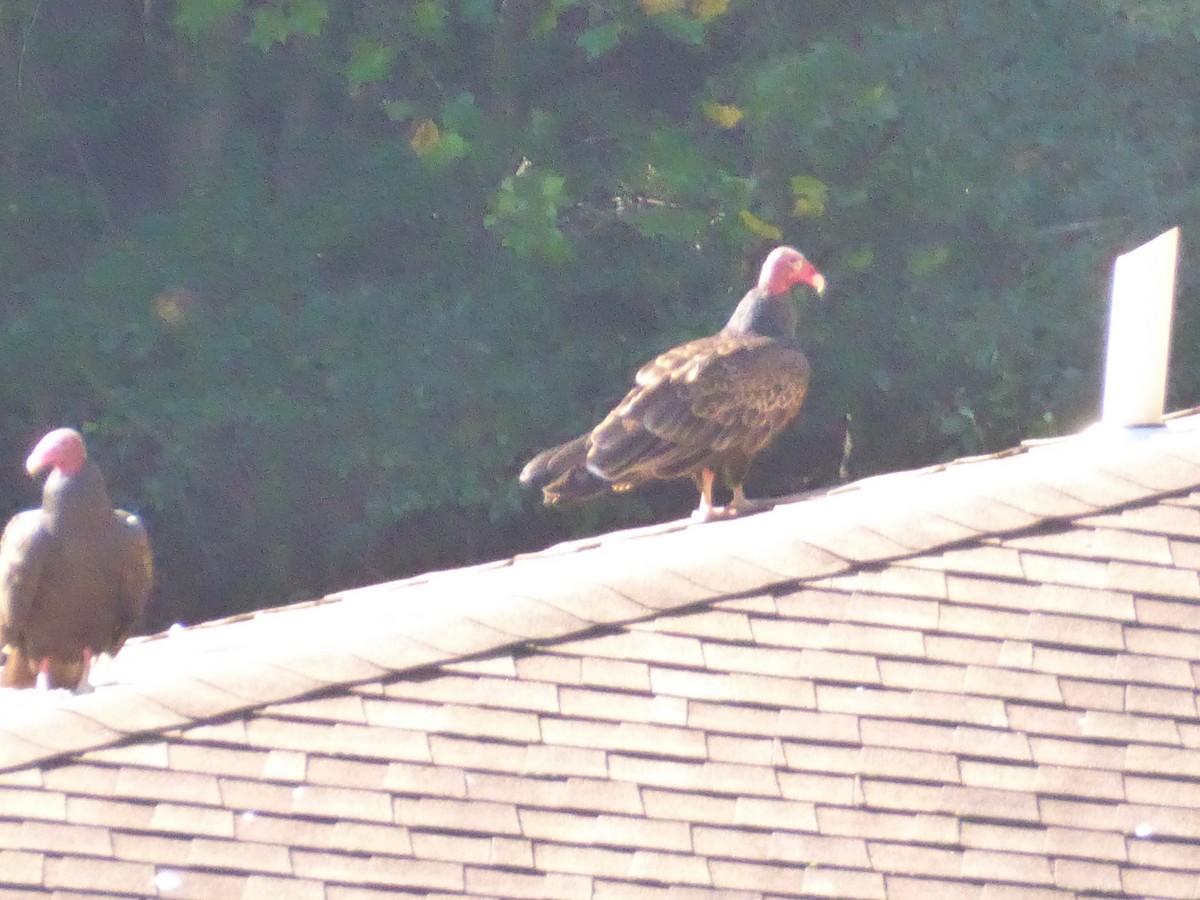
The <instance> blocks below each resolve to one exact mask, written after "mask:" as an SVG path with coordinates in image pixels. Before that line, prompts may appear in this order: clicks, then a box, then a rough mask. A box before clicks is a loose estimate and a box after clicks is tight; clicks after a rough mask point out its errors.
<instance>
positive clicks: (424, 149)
mask: <svg viewBox="0 0 1200 900" xmlns="http://www.w3.org/2000/svg"><path fill="white" fill-rule="evenodd" d="M441 139H442V132H441V129H440V128H438V126H437V122H435V121H433V119H422V120H421V121H420V122H419V123H418V124H417V130H416V131H414V132H413V136H412V138H410V139H409V142H408V145H409V146H410V147H412V149H413V153H415V154H417V156H419V157H421V158H422V159H424V158H425V157H426V156H428V155H429V154H430V153H431V152H432V151H433V148H434V147H436V146H437V144H438V141H440V140H441Z"/></svg>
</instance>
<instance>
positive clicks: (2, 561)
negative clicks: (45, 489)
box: [0, 509, 53, 643]
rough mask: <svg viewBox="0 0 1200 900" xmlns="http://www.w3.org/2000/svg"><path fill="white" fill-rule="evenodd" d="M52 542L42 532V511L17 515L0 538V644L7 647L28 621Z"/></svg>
mask: <svg viewBox="0 0 1200 900" xmlns="http://www.w3.org/2000/svg"><path fill="white" fill-rule="evenodd" d="M52 543H53V538H52V537H51V535H50V534H49V532H47V531H46V530H45V529H43V528H42V511H41V510H40V509H30V510H26V511H25V512H21V513H17V514H16V515H15V516H13V517H12V518H11V519H9V521H8V524H7V525H6V526H5V527H4V533H3V534H2V535H0V643H10V642H11V641H13V640H14V638H15V635H16V634H17V633H19V632H20V630H21V629H22V628H24V627H25V625H26V623H28V622H29V620H30V619H31V618H32V616H33V613H34V610H35V608H36V605H37V602H38V586H39V584H40V583H41V581H42V567H43V564H44V562H45V560H46V557H47V556H48V554H49V552H50V548H51V544H52Z"/></svg>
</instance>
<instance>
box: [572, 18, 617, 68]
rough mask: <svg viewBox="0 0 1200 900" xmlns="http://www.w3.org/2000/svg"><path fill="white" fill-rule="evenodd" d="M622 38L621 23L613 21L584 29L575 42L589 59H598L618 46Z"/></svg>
mask: <svg viewBox="0 0 1200 900" xmlns="http://www.w3.org/2000/svg"><path fill="white" fill-rule="evenodd" d="M620 38H621V23H620V22H617V21H611V22H605V23H604V24H603V25H596V26H594V27H592V28H587V29H584V31H583V33H582V34H580V35H579V37H578V38H576V39H575V43H576V44H578V45H579V48H580V49H581V50H582V51H583V52H584V54H586V56H587V58H588V59H597V58H598V57H601V56H603V55H604V54H605V53H607V52H608V51H609V50H611V49H612V48H613V47H615V46H617V41H618V40H620Z"/></svg>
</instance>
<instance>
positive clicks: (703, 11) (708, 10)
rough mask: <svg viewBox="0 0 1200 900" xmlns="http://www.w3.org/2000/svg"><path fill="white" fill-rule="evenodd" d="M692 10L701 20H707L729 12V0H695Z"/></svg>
mask: <svg viewBox="0 0 1200 900" xmlns="http://www.w3.org/2000/svg"><path fill="white" fill-rule="evenodd" d="M692 11H693V12H695V14H696V18H697V19H699V20H700V21H701V22H707V21H708V20H709V19H715V18H716V17H717V16H723V15H725V13H727V12H729V0H693V2H692Z"/></svg>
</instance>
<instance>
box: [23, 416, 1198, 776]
mask: <svg viewBox="0 0 1200 900" xmlns="http://www.w3.org/2000/svg"><path fill="white" fill-rule="evenodd" d="M1185 421H1186V422H1187V426H1188V427H1170V428H1163V429H1160V430H1159V431H1158V432H1156V433H1155V434H1152V435H1145V436H1142V437H1141V439H1139V440H1129V441H1114V440H1107V441H1101V440H1091V439H1089V438H1088V437H1087V436H1086V435H1085V436H1080V437H1079V438H1078V439H1077V440H1075V441H1064V442H1061V443H1054V444H1048V445H1042V446H1035V447H1024V448H1014V449H1013V450H1009V451H1004V452H1002V453H1000V454H993V455H991V456H989V457H986V458H976V459H975V460H973V461H964V460H960V461H955V462H953V463H949V464H942V465H939V466H935V467H929V468H927V469H924V470H917V471H915V472H903V473H893V474H891V475H883V476H875V477H873V478H868V479H864V480H862V481H860V482H857V483H855V484H853V485H846V486H842V487H838V488H833V489H830V490H827V491H824V492H816V493H815V494H813V493H810V494H807V495H803V496H802V499H799V500H797V499H794V498H789V499H786V500H784V501H781V502H779V503H777V504H776V505H775V506H774V508H773V509H771V510H770V511H767V512H763V513H760V514H757V515H752V516H746V517H743V518H739V519H734V520H730V521H719V522H712V523H707V524H705V525H703V526H699V527H697V526H694V525H693V524H692V523H690V522H688V521H686V520H685V521H682V522H671V523H665V524H663V525H655V526H649V527H646V528H640V529H631V530H629V531H625V532H616V533H613V534H609V535H604V536H601V537H598V538H588V539H585V540H584V541H576V542H569V543H567V544H560V545H556V546H554V547H550V548H547V549H546V550H544V551H541V552H538V553H533V554H523V555H519V556H516V557H513V558H511V559H506V560H499V561H495V562H492V563H485V564H483V565H479V566H472V567H469V568H465V569H454V570H447V571H442V572H433V573H427V574H424V575H420V576H416V577H414V578H408V579H402V580H398V581H393V582H388V583H385V584H379V585H372V586H369V587H363V588H355V589H351V590H347V591H341V592H338V593H335V594H331V595H328V596H326V597H322V598H319V599H317V600H313V601H309V602H307V603H301V604H296V605H293V606H289V607H276V608H273V609H269V610H262V611H259V612H256V613H252V614H246V615H242V616H236V617H233V618H230V619H225V620H222V621H219V622H214V623H205V624H204V625H201V626H196V627H192V628H183V629H171V630H169V631H168V632H166V633H163V634H159V635H154V636H150V637H148V638H142V639H135V640H131V641H130V642H129V643H128V644H127V645H126V648H125V649H124V650H123V651H122V653H121V654H120V656H118V657H117V658H116V659H115V660H112V661H106V666H105V668H106V670H107V673H108V674H107V678H108V683H103V678H102V677H100V676H101V674H102V672H100V671H98V679H97V680H98V681H101V682H102V683H101V684H100V686H99V688H98V689H97V690H96V691H95V692H94V693H92V694H89V695H71V694H66V693H65V692H62V693H60V692H51V694H49V695H46V694H34V693H33V692H16V691H5V692H3V694H4V695H5V696H3V697H2V698H0V699H2V700H3V702H4V703H5V704H6V706H5V708H4V711H3V712H4V715H2V716H0V771H4V770H9V769H13V768H17V767H20V766H26V765H29V764H31V763H34V762H39V761H42V762H45V761H50V760H53V759H56V758H60V757H63V756H68V755H72V754H76V753H80V752H85V751H88V750H94V749H99V748H102V747H108V746H113V745H116V744H120V743H124V742H128V741H131V740H135V739H138V738H140V737H142V736H145V735H149V734H158V733H162V732H164V731H167V730H170V729H174V728H179V727H186V726H189V725H192V724H196V723H200V722H205V721H211V720H215V719H220V718H224V717H227V716H229V715H232V714H234V713H240V712H244V711H246V710H249V709H255V708H258V707H262V706H265V705H267V704H271V703H277V702H280V701H286V700H293V699H300V698H303V697H307V696H310V695H314V694H318V693H321V692H324V691H327V690H329V689H330V688H336V687H340V686H352V685H356V684H360V683H364V682H367V681H372V680H377V679H380V678H390V677H394V676H396V675H398V674H401V673H403V672H406V671H411V670H414V669H419V668H428V667H430V666H436V665H442V664H447V663H452V662H456V661H461V660H466V659H470V658H476V657H480V656H484V655H488V654H492V653H495V652H497V651H500V650H504V649H507V648H509V647H517V646H521V645H527V644H544V643H548V642H551V641H563V640H570V639H573V638H575V637H577V636H578V635H580V634H582V633H584V632H586V631H589V630H591V629H594V628H596V627H597V626H620V625H625V624H630V623H633V622H637V621H642V620H645V619H649V618H653V617H655V616H658V615H660V614H662V613H664V612H672V611H677V610H682V609H686V608H689V607H695V606H696V605H698V604H703V603H711V602H716V601H717V600H721V599H725V598H728V597H736V596H743V595H750V594H755V593H759V592H763V591H766V590H770V589H772V588H774V587H777V586H778V585H780V584H789V583H797V582H804V581H812V580H818V579H821V578H825V577H828V576H832V575H837V574H842V573H846V572H850V571H853V570H859V569H862V568H865V567H867V566H871V565H875V564H878V563H882V562H888V561H895V560H898V559H904V558H908V557H913V556H919V555H922V554H926V553H929V552H931V551H935V550H938V549H941V548H947V547H952V546H954V545H961V544H964V543H970V542H972V541H977V540H982V539H984V538H987V537H993V536H998V535H1005V534H1012V533H1017V532H1021V531H1024V530H1027V529H1029V528H1031V527H1035V526H1037V525H1039V524H1042V523H1045V522H1047V521H1053V520H1064V521H1065V520H1071V519H1076V518H1079V517H1081V516H1087V515H1092V514H1095V513H1097V512H1101V511H1108V510H1115V509H1120V508H1122V507H1126V506H1130V505H1137V504H1140V503H1145V502H1147V501H1151V500H1154V499H1155V498H1159V497H1163V496H1167V495H1173V494H1178V493H1182V492H1187V491H1190V490H1193V489H1195V488H1197V487H1198V486H1200V428H1197V424H1198V421H1197V420H1196V419H1191V420H1177V422H1176V425H1182V424H1183V423H1184V422H1185ZM1081 456H1082V457H1083V458H1081ZM983 465H986V466H987V467H988V468H987V472H986V476H987V477H986V478H983V477H980V472H981V469H980V468H979V466H983ZM98 669H99V667H98ZM64 725H65V726H67V727H63V726H64Z"/></svg>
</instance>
